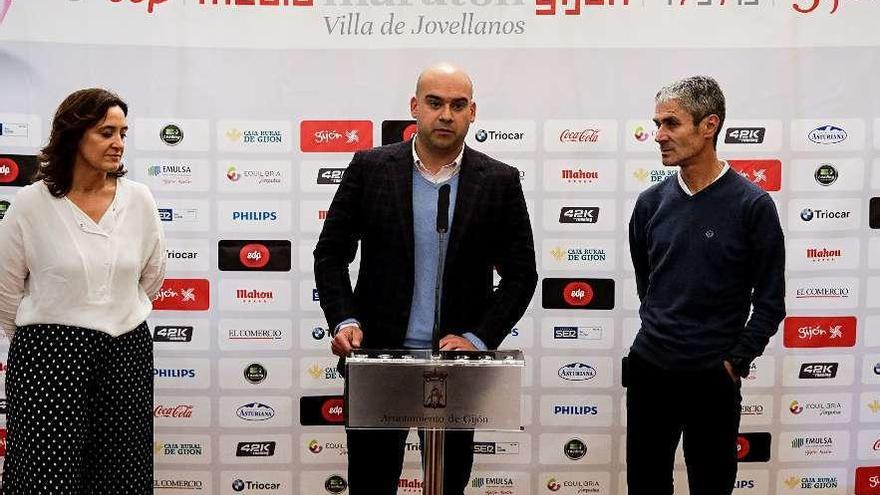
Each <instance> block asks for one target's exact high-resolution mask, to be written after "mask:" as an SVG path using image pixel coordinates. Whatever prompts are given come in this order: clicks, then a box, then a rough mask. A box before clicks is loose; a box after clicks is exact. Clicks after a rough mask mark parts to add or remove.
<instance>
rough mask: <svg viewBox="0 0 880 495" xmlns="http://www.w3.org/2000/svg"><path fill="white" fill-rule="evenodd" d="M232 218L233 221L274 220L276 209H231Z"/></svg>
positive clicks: (275, 218) (276, 217) (276, 216)
mask: <svg viewBox="0 0 880 495" xmlns="http://www.w3.org/2000/svg"><path fill="white" fill-rule="evenodd" d="M232 220H233V221H234V222H265V221H267V220H268V221H271V222H274V221H276V220H278V212H276V211H233V212H232Z"/></svg>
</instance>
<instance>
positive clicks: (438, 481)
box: [345, 349, 525, 495]
mask: <svg viewBox="0 0 880 495" xmlns="http://www.w3.org/2000/svg"><path fill="white" fill-rule="evenodd" d="M345 367H346V379H345V426H346V428H355V429H358V428H360V429H408V428H422V429H425V430H426V431H425V440H424V442H425V445H424V446H423V449H424V452H423V456H422V458H423V465H424V473H425V480H424V485H423V486H424V487H423V492H422V493H423V494H425V495H442V494H443V464H442V463H443V450H444V442H443V439H444V436H443V432H444V431H445V430H491V431H520V430H522V426H521V425H522V418H521V398H520V397H521V392H522V369H523V368H524V367H525V360H524V359H523V354H522V352H521V351H518V350H513V351H476V352H464V351H441V352H437V353H432V352H431V351H430V350H409V349H405V350H357V351H354V352H353V353H352V355H351V356H350V357H348V358H347V359H346V362H345Z"/></svg>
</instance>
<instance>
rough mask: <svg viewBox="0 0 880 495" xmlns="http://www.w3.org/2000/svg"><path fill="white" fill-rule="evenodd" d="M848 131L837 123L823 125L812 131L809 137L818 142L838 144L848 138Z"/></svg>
mask: <svg viewBox="0 0 880 495" xmlns="http://www.w3.org/2000/svg"><path fill="white" fill-rule="evenodd" d="M846 137H847V134H846V131H845V130H843V129H841V128H840V127H837V126H835V125H831V124H828V125H823V126H821V127H817V128H815V129H813V130H812V131H810V133H809V134H808V135H807V138H808V139H809V140H810V141H812V142H814V143H816V144H837V143H840V142H843V141H845V140H846Z"/></svg>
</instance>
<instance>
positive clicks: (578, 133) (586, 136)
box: [559, 128, 600, 143]
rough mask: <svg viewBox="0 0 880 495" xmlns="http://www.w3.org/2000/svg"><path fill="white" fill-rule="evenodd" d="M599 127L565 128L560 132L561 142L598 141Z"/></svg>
mask: <svg viewBox="0 0 880 495" xmlns="http://www.w3.org/2000/svg"><path fill="white" fill-rule="evenodd" d="M599 133H600V130H599V129H592V128H587V129H581V130H572V129H565V130H563V131H562V132H561V133H560V134H559V142H561V143H598V142H599Z"/></svg>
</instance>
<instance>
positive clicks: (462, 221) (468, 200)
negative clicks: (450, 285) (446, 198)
mask: <svg viewBox="0 0 880 495" xmlns="http://www.w3.org/2000/svg"><path fill="white" fill-rule="evenodd" d="M483 176H484V171H483V162H482V160H480V159H479V158H478V157H477V156H476V155H475V154H474V153H473V151H472V150H471V149H470V148H468V147H467V146H465V148H464V156H463V157H462V160H461V171H460V172H459V178H458V197H457V198H456V199H455V213H454V214H453V216H452V228H451V229H450V230H451V232H450V236H449V246H447V248H446V272H447V273H449V268H450V267H451V266H453V265H454V264H455V262H454V261H455V258H456V256H457V255H458V253H459V251H460V249H461V240H462V239H464V234H465V232H467V229H468V227H469V226H470V224H471V218H472V217H473V215H474V212H475V211H476V209H477V206H478V204H479V199H480V195H481V192H482V189H483Z"/></svg>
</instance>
